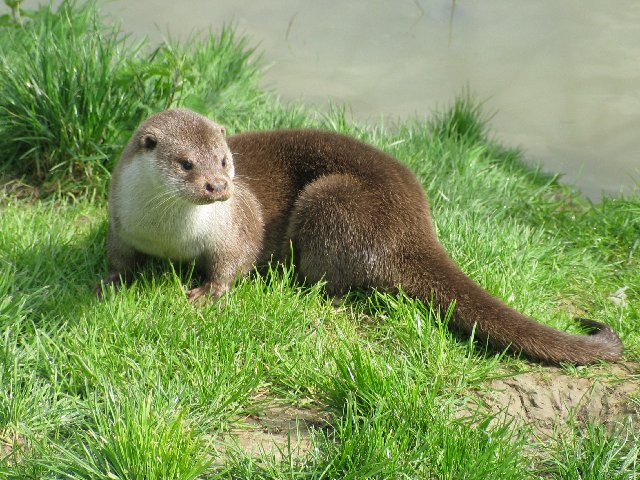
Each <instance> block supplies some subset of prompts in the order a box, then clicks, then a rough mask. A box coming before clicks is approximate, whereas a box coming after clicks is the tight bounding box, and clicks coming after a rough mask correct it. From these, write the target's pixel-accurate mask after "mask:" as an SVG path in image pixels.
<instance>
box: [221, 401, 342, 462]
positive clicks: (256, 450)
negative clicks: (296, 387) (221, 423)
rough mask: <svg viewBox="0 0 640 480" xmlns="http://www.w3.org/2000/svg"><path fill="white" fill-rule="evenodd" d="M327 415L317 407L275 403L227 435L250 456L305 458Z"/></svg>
mask: <svg viewBox="0 0 640 480" xmlns="http://www.w3.org/2000/svg"><path fill="white" fill-rule="evenodd" d="M328 419H329V417H328V414H327V413H326V412H324V411H322V410H320V409H315V408H297V407H292V406H274V407H269V408H266V409H265V410H263V411H262V412H261V413H260V414H259V415H250V416H248V417H246V418H244V419H243V420H242V422H240V424H239V426H238V427H236V428H233V429H232V430H231V431H230V432H229V434H228V435H226V437H225V439H224V442H225V443H227V444H235V445H237V446H239V447H240V448H241V449H242V450H244V451H245V452H246V453H247V454H248V455H251V456H254V457H255V456H260V455H267V456H269V457H272V458H275V459H276V460H277V461H279V460H281V459H282V458H283V457H286V456H288V455H292V456H296V457H304V456H305V455H306V454H307V453H309V452H310V451H311V450H312V448H313V446H312V443H311V431H312V430H314V429H316V430H317V429H321V428H326V427H327V425H328Z"/></svg>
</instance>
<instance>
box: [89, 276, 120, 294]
mask: <svg viewBox="0 0 640 480" xmlns="http://www.w3.org/2000/svg"><path fill="white" fill-rule="evenodd" d="M123 282H124V279H123V278H122V274H120V273H117V272H109V273H108V274H107V276H106V277H104V278H103V279H102V281H101V282H100V283H98V284H97V285H96V286H95V287H94V288H93V293H94V294H95V295H96V297H98V299H102V296H103V295H104V292H105V289H106V288H107V287H108V286H109V285H113V286H114V287H116V288H117V287H119V286H120V285H121V284H122V283H123Z"/></svg>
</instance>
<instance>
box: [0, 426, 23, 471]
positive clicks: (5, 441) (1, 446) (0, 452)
mask: <svg viewBox="0 0 640 480" xmlns="http://www.w3.org/2000/svg"><path fill="white" fill-rule="evenodd" d="M25 445H26V439H25V437H24V436H22V435H21V434H19V433H8V434H4V435H0V461H3V462H5V461H6V462H7V463H8V464H9V465H14V464H16V463H18V462H19V461H20V460H21V457H22V454H23V450H24V447H25Z"/></svg>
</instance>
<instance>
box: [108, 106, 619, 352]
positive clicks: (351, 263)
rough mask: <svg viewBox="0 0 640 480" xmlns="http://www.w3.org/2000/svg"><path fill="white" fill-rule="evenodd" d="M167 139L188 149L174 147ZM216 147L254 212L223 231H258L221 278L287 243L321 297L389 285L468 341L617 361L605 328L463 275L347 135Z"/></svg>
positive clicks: (421, 207) (294, 133)
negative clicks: (433, 309) (560, 326)
mask: <svg viewBox="0 0 640 480" xmlns="http://www.w3.org/2000/svg"><path fill="white" fill-rule="evenodd" d="M182 112H185V111H182ZM164 114H167V112H164ZM160 115H161V116H162V115H163V114H160ZM185 115H187V114H186V113H185ZM152 118H153V117H152ZM156 118H157V117H156ZM159 118H160V119H161V118H162V117H159ZM189 122H193V131H194V132H198V131H200V132H202V135H204V136H206V135H207V133H206V132H208V131H209V129H210V127H209V126H208V125H209V123H211V122H210V121H208V120H206V119H205V118H204V117H200V116H197V115H195V116H194V115H193V114H191V113H190V112H189ZM160 128H162V126H161V122H160ZM135 138H136V137H135V135H134V139H135ZM134 141H135V140H132V142H134ZM174 141H176V142H178V143H187V144H188V142H185V139H174ZM227 143H228V146H229V149H230V150H231V152H232V153H233V161H234V164H235V178H234V179H233V184H234V189H235V190H238V189H240V190H241V191H243V192H244V193H245V196H246V195H247V194H248V193H247V192H250V194H249V195H250V196H251V197H252V201H255V204H256V205H258V206H259V207H258V209H259V212H256V211H254V210H255V208H254V209H248V210H247V209H245V210H244V211H243V212H242V214H241V215H239V216H238V217H237V218H235V219H234V222H245V223H246V222H248V223H249V224H251V223H252V222H253V223H255V224H259V225H261V226H263V228H262V229H261V230H260V232H257V231H256V229H255V228H253V229H252V228H251V226H250V225H245V227H244V228H243V229H242V230H243V231H244V232H246V238H244V239H242V240H238V241H236V242H235V245H233V246H230V247H229V250H234V249H235V250H237V251H238V252H243V251H244V250H245V249H246V250H251V253H250V255H248V256H249V257H250V260H251V261H250V262H248V259H247V255H242V254H237V255H229V256H228V257H227V258H220V259H219V261H220V262H221V263H225V265H224V270H225V271H226V272H229V271H234V272H235V275H242V274H245V273H246V272H247V271H248V269H249V268H250V267H248V266H247V264H248V263H249V264H264V263H266V262H268V261H270V259H271V258H275V259H279V260H287V259H288V258H289V257H290V244H292V245H293V252H294V263H295V265H296V271H297V273H298V275H299V276H301V277H304V278H306V279H307V280H308V281H311V282H315V281H318V280H320V279H324V280H325V281H326V282H327V284H326V285H327V291H328V292H329V293H330V294H335V295H340V294H344V293H346V292H347V291H349V290H350V289H352V288H378V289H382V290H388V291H396V290H397V289H398V287H400V288H402V290H403V291H404V292H406V293H407V294H408V295H409V296H411V297H415V298H418V299H420V300H422V301H424V302H430V301H431V300H432V299H433V301H434V302H435V303H436V306H438V307H441V308H447V307H448V306H449V305H450V304H451V303H452V302H455V311H454V316H453V319H452V320H451V326H452V327H453V328H454V329H456V330H459V331H462V332H465V333H467V334H468V333H471V332H472V331H473V329H474V328H475V335H476V336H477V337H479V338H480V339H483V340H488V341H489V342H490V344H491V345H492V346H494V347H496V348H500V349H502V348H507V347H509V348H510V349H512V350H513V351H516V352H521V353H523V354H525V355H526V356H527V357H529V358H532V359H537V360H541V361H546V362H551V363H559V362H571V363H576V364H587V363H593V362H597V361H599V360H606V361H615V360H617V359H619V358H620V356H621V354H622V344H621V342H620V340H619V338H618V336H617V334H616V333H615V332H614V331H613V330H612V329H611V327H609V326H607V325H604V324H601V323H598V322H593V321H591V323H588V324H587V326H589V327H591V328H594V331H593V334H591V335H573V334H568V333H565V332H561V331H558V330H555V329H552V328H550V327H548V326H545V325H542V324H540V323H538V322H537V321H535V320H533V319H531V318H528V317H526V316H525V315H522V314H520V313H519V312H517V311H515V310H514V309H512V308H510V307H509V306H507V305H506V304H505V303H504V302H503V301H501V300H500V299H498V298H496V297H493V296H492V295H490V294H489V293H488V292H486V291H485V290H484V289H483V288H482V287H480V286H479V285H478V284H477V283H475V282H474V281H473V280H471V279H470V278H469V277H467V276H466V275H465V274H464V273H463V272H462V271H461V270H460V268H459V267H458V266H457V265H456V264H455V263H454V262H453V261H452V260H451V259H450V258H449V256H448V254H447V253H446V252H445V250H444V248H443V247H442V246H441V245H440V243H439V242H438V240H437V238H436V235H435V232H434V229H433V225H432V222H431V215H430V212H429V206H428V204H427V201H426V199H425V194H424V191H423V189H422V186H421V185H420V183H419V182H418V180H417V179H416V177H415V176H414V175H413V174H412V173H411V172H410V171H409V170H408V169H407V168H406V167H405V166H404V165H402V164H401V163H400V162H399V161H397V160H396V159H394V158H393V157H391V156H390V155H387V154H386V153H384V152H381V151H380V150H377V149H375V148H373V147H371V146H369V145H366V144H364V143H362V142H360V141H358V140H355V139H353V138H350V137H347V136H344V135H340V134H337V133H332V132H324V131H316V130H276V131H267V132H255V133H243V134H239V135H234V136H231V137H229V138H227ZM126 153H127V152H126V151H125V154H124V155H123V156H125V155H126ZM121 161H122V160H121ZM114 181H117V178H116V177H114ZM232 198H233V197H232ZM227 201H229V200H227ZM113 215H114V214H113V213H112V218H113ZM257 237H259V248H258V249H257V251H256V250H255V249H250V248H247V247H246V246H245V245H252V244H255V243H256V238H257ZM132 268H133V267H131V268H129V267H127V268H125V269H124V270H130V269H132ZM117 270H118V269H117V268H116V269H115V271H117ZM110 275H114V269H113V268H112V269H111V271H110ZM219 280H223V283H224V282H229V281H231V277H230V276H229V275H228V274H227V275H226V276H225V278H224V279H219V278H216V272H215V271H211V270H210V277H209V278H208V281H219ZM220 290H224V289H220Z"/></svg>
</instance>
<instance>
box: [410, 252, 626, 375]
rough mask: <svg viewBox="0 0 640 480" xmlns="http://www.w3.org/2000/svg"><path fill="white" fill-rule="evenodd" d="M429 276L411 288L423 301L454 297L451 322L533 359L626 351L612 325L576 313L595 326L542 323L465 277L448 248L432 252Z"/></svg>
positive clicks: (578, 360) (609, 357) (594, 357)
mask: <svg viewBox="0 0 640 480" xmlns="http://www.w3.org/2000/svg"><path fill="white" fill-rule="evenodd" d="M430 257H431V258H429V260H428V268H427V269H426V270H427V272H426V273H425V274H424V275H426V278H425V277H423V278H422V280H423V281H422V282H421V284H420V285H415V288H413V289H412V290H414V291H413V292H407V293H410V294H413V295H415V296H416V297H418V298H420V299H421V300H423V301H426V302H429V301H432V300H435V302H436V304H437V305H438V306H439V307H441V308H444V309H446V308H447V307H448V306H449V305H450V304H451V303H452V302H455V310H454V312H453V318H452V319H451V321H450V326H451V327H452V328H454V329H456V330H460V331H462V332H464V333H467V334H470V333H471V332H473V331H475V335H476V336H477V337H478V338H480V339H482V340H486V341H488V342H489V344H490V345H492V346H494V347H496V348H499V349H505V348H509V349H511V350H513V351H516V352H521V353H522V354H524V355H526V356H527V357H529V358H531V359H536V360H541V361H546V362H550V363H556V364H557V363H561V362H567V363H574V364H579V365H584V364H589V363H595V362H598V361H600V360H604V361H616V360H618V359H619V358H620V356H621V355H622V350H623V347H622V342H621V341H620V338H619V337H618V335H617V334H616V332H615V331H614V330H613V329H612V328H611V327H610V326H608V325H605V324H603V323H600V322H596V321H595V320H589V319H578V320H579V321H580V322H581V323H582V325H584V326H585V327H588V328H589V329H591V333H590V334H588V335H575V334H570V333H566V332H562V331H560V330H556V329H554V328H551V327H548V326H546V325H543V324H541V323H539V322H537V321H536V320H534V319H532V318H529V317H527V316H526V315H523V314H521V313H519V312H518V311H516V310H514V309H513V308H511V307H509V306H507V305H506V304H505V303H504V302H503V301H502V300H499V299H498V298H496V297H494V296H492V295H491V294H489V293H488V292H487V291H486V290H484V289H483V288H482V287H481V286H480V285H478V284H477V283H475V282H474V281H473V280H471V279H470V278H469V277H467V276H466V275H465V274H464V272H462V270H460V268H459V267H458V266H457V265H456V264H455V263H454V262H453V261H452V260H451V259H449V257H448V256H447V255H446V254H445V253H444V250H442V251H441V252H439V254H438V255H431V256H430Z"/></svg>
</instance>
